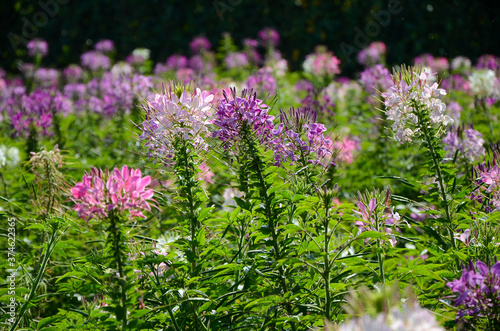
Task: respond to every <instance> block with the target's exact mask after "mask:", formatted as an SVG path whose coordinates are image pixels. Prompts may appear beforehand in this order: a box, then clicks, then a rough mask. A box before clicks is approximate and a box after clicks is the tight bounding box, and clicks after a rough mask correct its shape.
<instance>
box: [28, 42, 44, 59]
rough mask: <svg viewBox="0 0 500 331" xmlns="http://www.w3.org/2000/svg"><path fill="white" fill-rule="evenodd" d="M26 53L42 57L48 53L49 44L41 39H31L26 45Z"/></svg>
mask: <svg viewBox="0 0 500 331" xmlns="http://www.w3.org/2000/svg"><path fill="white" fill-rule="evenodd" d="M26 48H28V55H29V56H31V57H36V56H40V57H44V56H46V55H47V54H48V53H49V44H47V42H46V41H45V40H43V39H33V40H30V41H29V42H28V44H27V45H26Z"/></svg>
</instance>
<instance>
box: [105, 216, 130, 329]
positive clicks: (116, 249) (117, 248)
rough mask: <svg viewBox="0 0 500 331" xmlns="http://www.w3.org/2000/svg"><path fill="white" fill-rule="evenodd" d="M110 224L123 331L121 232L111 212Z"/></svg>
mask: <svg viewBox="0 0 500 331" xmlns="http://www.w3.org/2000/svg"><path fill="white" fill-rule="evenodd" d="M109 220H110V222H111V235H112V236H113V238H112V240H113V257H114V259H115V263H116V266H117V268H118V275H119V277H120V279H119V281H118V282H119V284H120V285H119V286H120V305H121V307H122V308H123V309H124V310H125V311H124V313H123V318H122V329H123V330H125V328H126V327H127V306H126V305H127V293H126V289H125V277H124V274H123V261H122V251H121V239H122V238H121V237H122V235H121V231H120V229H119V228H118V226H117V223H116V215H115V213H114V212H113V211H111V214H110V216H109Z"/></svg>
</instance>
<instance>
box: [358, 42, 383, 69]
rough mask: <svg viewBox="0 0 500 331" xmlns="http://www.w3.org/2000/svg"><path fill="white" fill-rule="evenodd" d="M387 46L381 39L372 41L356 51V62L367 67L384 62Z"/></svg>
mask: <svg viewBox="0 0 500 331" xmlns="http://www.w3.org/2000/svg"><path fill="white" fill-rule="evenodd" d="M386 52H387V47H386V46H385V44H384V43H383V42H381V41H375V42H372V43H371V44H370V45H368V47H366V48H364V49H363V50H362V51H361V52H359V53H358V62H359V63H361V64H362V65H365V66H367V67H370V66H373V65H375V64H380V63H383V62H384V59H385V53H386Z"/></svg>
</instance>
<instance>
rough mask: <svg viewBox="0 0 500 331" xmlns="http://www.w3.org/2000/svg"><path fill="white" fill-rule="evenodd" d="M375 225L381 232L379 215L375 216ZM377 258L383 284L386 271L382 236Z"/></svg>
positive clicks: (378, 241) (378, 244) (378, 243)
mask: <svg viewBox="0 0 500 331" xmlns="http://www.w3.org/2000/svg"><path fill="white" fill-rule="evenodd" d="M375 226H376V227H377V232H378V233H380V224H379V222H378V217H376V216H375ZM377 260H378V269H379V273H380V280H381V281H382V284H385V272H384V256H383V254H382V244H381V243H380V238H379V239H377Z"/></svg>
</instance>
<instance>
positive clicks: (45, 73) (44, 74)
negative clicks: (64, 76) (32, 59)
mask: <svg viewBox="0 0 500 331" xmlns="http://www.w3.org/2000/svg"><path fill="white" fill-rule="evenodd" d="M33 78H34V79H35V82H36V83H37V84H39V85H40V86H43V87H52V86H55V85H57V81H58V80H59V72H58V71H57V70H56V69H52V68H39V69H38V70H36V71H35V72H34V74H33Z"/></svg>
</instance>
